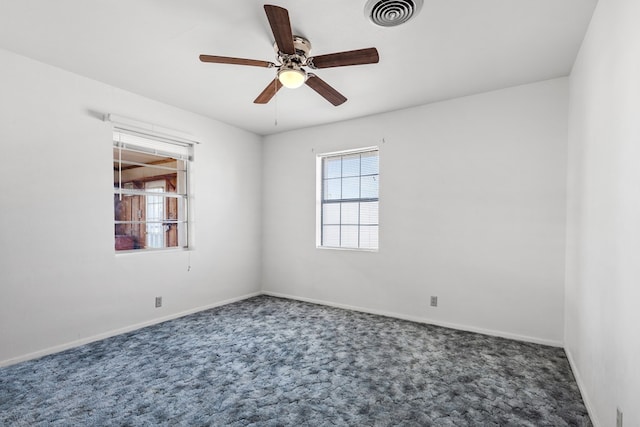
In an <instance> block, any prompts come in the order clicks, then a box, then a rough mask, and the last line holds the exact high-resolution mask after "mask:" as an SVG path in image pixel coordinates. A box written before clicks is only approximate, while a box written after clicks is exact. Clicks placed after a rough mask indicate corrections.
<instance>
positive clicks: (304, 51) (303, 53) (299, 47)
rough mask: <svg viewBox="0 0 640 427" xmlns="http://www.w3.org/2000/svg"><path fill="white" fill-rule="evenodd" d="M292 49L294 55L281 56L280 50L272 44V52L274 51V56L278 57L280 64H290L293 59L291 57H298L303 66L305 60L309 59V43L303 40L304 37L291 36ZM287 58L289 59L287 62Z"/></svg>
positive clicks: (275, 44) (276, 45)
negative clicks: (294, 51)
mask: <svg viewBox="0 0 640 427" xmlns="http://www.w3.org/2000/svg"><path fill="white" fill-rule="evenodd" d="M293 47H294V49H295V50H296V53H295V54H294V55H286V54H283V53H282V52H280V49H278V44H277V43H275V42H274V43H273V50H275V52H276V54H277V55H278V59H279V60H280V62H281V63H284V62H290V61H291V60H292V59H293V58H291V57H294V58H295V57H299V59H300V61H299V63H300V64H303V63H304V62H305V61H306V59H307V58H308V57H309V51H311V42H310V41H309V40H307V39H305V38H304V37H301V36H293ZM287 57H289V60H288V61H287Z"/></svg>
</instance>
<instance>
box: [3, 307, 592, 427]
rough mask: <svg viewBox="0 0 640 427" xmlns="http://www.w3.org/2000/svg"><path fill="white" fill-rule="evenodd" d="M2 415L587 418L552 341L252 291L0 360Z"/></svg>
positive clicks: (106, 419)
mask: <svg viewBox="0 0 640 427" xmlns="http://www.w3.org/2000/svg"><path fill="white" fill-rule="evenodd" d="M0 425H3V426H32V425H42V426H49V425H51V426H71V425H74V426H77V425H85V426H107V425H118V426H124V425H128V426H138V425H189V426H191V425H193V426H205V425H215V426H223V425H224V426H226V425H230V426H247V425H254V426H283V425H287V426H305V425H308V426H323V425H336V426H342V425H349V426H374V425H375V426H392V425H393V426H395V425H402V426H412V425H416V426H417V425H420V426H429V425H436V426H466V425H472V426H506V425H510V426H565V425H572V426H590V425H591V422H590V421H589V417H588V415H587V412H586V410H585V407H584V405H583V403H582V400H581V398H580V393H579V391H578V388H577V386H576V383H575V380H574V378H573V376H572V374H571V371H570V369H569V364H568V362H567V359H566V357H565V354H564V351H563V350H562V349H559V348H553V347H546V346H541V345H535V344H529V343H522V342H518V341H512V340H507V339H501V338H495V337H488V336H484V335H479V334H474V333H468V332H461V331H455V330H451V329H446V328H441V327H436V326H430V325H423V324H417V323H412V322H406V321H402V320H397V319H390V318H386V317H381V316H374V315H369V314H363V313H357V312H351V311H346V310H340V309H334V308H328V307H323V306H318V305H314V304H306V303H301V302H295V301H288V300H283V299H278V298H272V297H266V296H261V297H256V298H252V299H249V300H246V301H242V302H239V303H235V304H231V305H227V306H224V307H220V308H216V309H212V310H208V311H204V312H201V313H197V314H194V315H191V316H187V317H184V318H181V319H177V320H173V321H170V322H165V323H162V324H160V325H156V326H152V327H148V328H145V329H142V330H139V331H136V332H132V333H128V334H124V335H120V336H117V337H114V338H110V339H106V340H103V341H100V342H96V343H92V344H88V345H85V346H82V347H79V348H76V349H72V350H69V351H65V352H62V353H58V354H55V355H51V356H47V357H44V358H41V359H39V360H35V361H29V362H24V363H20V364H17V365H13V366H9V367H5V368H2V369H0Z"/></svg>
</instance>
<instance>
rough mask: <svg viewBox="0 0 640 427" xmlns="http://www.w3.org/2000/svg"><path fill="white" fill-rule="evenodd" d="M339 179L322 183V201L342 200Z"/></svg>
mask: <svg viewBox="0 0 640 427" xmlns="http://www.w3.org/2000/svg"><path fill="white" fill-rule="evenodd" d="M341 183H342V180H341V179H340V178H334V179H327V180H325V181H324V190H323V193H324V194H323V198H324V200H337V199H340V198H342V197H341V196H342V193H341V188H340V187H341Z"/></svg>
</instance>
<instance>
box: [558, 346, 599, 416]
mask: <svg viewBox="0 0 640 427" xmlns="http://www.w3.org/2000/svg"><path fill="white" fill-rule="evenodd" d="M564 352H565V353H566V355H567V359H568V360H569V366H571V371H572V372H573V376H574V378H575V379H576V383H577V384H578V389H579V390H580V394H581V395H582V401H583V402H584V406H585V407H586V408H587V412H588V413H589V418H591V423H592V424H593V425H594V427H600V426H601V425H602V424H601V423H600V421H599V420H598V418H597V417H596V413H595V411H594V410H593V404H592V403H591V400H590V399H589V395H588V394H587V388H586V387H585V385H584V381H583V380H582V376H581V375H580V371H579V370H578V367H577V366H576V362H575V361H574V359H573V355H572V354H571V351H570V350H569V349H568V348H565V349H564Z"/></svg>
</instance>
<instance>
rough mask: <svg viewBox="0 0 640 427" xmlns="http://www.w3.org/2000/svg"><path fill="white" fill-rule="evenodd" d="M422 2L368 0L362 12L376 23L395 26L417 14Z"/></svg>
mask: <svg viewBox="0 0 640 427" xmlns="http://www.w3.org/2000/svg"><path fill="white" fill-rule="evenodd" d="M422 3H423V0H368V1H367V4H366V5H365V7H364V13H365V15H367V18H369V19H370V20H371V22H373V23H374V24H376V25H380V26H381V27H395V26H396V25H401V24H404V23H405V22H407V21H408V20H410V19H411V18H413V17H414V16H415V15H417V14H418V12H419V11H420V8H421V7H422Z"/></svg>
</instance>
